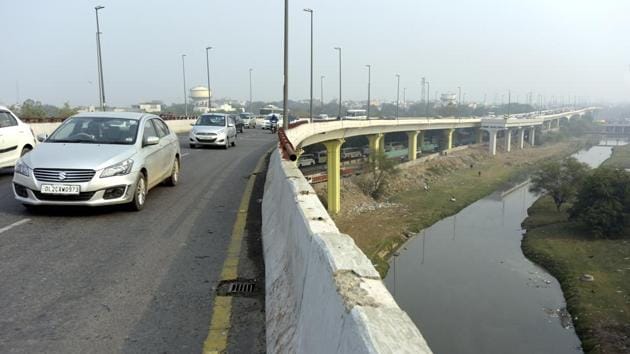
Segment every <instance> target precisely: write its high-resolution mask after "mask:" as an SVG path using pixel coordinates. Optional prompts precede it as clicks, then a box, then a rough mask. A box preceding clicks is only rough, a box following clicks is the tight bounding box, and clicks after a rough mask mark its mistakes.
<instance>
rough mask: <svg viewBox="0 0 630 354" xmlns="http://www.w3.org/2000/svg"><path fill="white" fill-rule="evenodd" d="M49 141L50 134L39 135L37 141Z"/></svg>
mask: <svg viewBox="0 0 630 354" xmlns="http://www.w3.org/2000/svg"><path fill="white" fill-rule="evenodd" d="M46 139H48V134H37V141H39V142H40V143H41V142H43V141H44V140H46Z"/></svg>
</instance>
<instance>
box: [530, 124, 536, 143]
mask: <svg viewBox="0 0 630 354" xmlns="http://www.w3.org/2000/svg"><path fill="white" fill-rule="evenodd" d="M535 139H536V127H531V128H530V130H529V145H531V146H534V142H535V141H536V140H535Z"/></svg>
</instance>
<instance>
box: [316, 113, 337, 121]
mask: <svg viewBox="0 0 630 354" xmlns="http://www.w3.org/2000/svg"><path fill="white" fill-rule="evenodd" d="M334 119H335V117H330V116H328V114H318V115H316V116H315V117H313V120H314V121H321V120H334Z"/></svg>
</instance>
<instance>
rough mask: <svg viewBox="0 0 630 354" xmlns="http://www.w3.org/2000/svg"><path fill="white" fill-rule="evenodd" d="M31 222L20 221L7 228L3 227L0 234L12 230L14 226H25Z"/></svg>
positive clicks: (27, 220)
mask: <svg viewBox="0 0 630 354" xmlns="http://www.w3.org/2000/svg"><path fill="white" fill-rule="evenodd" d="M29 221H31V219H22V220H20V221H16V222H14V223H13V224H11V225H9V226H5V227H3V228H1V229H0V234H1V233H3V232H5V231H9V230H11V229H12V228H14V227H16V226H20V225H22V224H26V223H27V222H29Z"/></svg>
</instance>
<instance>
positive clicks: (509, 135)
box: [505, 129, 512, 152]
mask: <svg viewBox="0 0 630 354" xmlns="http://www.w3.org/2000/svg"><path fill="white" fill-rule="evenodd" d="M511 150H512V129H508V130H506V131H505V151H507V152H510V151H511Z"/></svg>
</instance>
